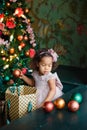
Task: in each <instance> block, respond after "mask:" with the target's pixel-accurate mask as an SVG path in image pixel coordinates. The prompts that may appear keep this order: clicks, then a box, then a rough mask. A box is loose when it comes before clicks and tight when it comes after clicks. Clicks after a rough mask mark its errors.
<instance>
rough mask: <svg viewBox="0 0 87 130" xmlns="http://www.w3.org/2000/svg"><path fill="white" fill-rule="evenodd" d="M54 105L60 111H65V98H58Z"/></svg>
mask: <svg viewBox="0 0 87 130" xmlns="http://www.w3.org/2000/svg"><path fill="white" fill-rule="evenodd" d="M54 105H55V106H56V107H57V108H58V109H63V108H64V107H65V100H64V99H63V98H58V99H56V100H55V101H54Z"/></svg>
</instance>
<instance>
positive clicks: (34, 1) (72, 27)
mask: <svg viewBox="0 0 87 130" xmlns="http://www.w3.org/2000/svg"><path fill="white" fill-rule="evenodd" d="M27 1H28V7H30V8H31V10H30V12H31V14H32V15H33V19H32V20H34V23H33V27H34V31H35V32H36V34H37V38H38V40H37V42H38V43H39V46H40V48H41V47H46V48H54V49H55V51H56V52H57V53H58V54H59V56H60V57H59V60H58V63H59V64H61V65H69V66H75V67H81V68H85V67H87V0H27Z"/></svg>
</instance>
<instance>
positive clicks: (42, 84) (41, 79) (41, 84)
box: [32, 71, 63, 106]
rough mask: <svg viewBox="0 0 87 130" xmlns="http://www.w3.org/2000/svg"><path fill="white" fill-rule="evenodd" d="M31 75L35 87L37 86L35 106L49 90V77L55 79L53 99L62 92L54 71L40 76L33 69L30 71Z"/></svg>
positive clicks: (61, 86) (43, 98)
mask: <svg viewBox="0 0 87 130" xmlns="http://www.w3.org/2000/svg"><path fill="white" fill-rule="evenodd" d="M32 76H33V78H34V80H35V87H36V88H37V94H38V97H37V106H39V105H40V104H41V103H42V102H43V101H44V100H45V98H46V97H47V95H48V92H49V86H48V80H49V79H55V81H56V82H55V84H56V94H55V96H54V98H53V100H55V99H56V98H58V97H60V96H62V95H63V92H62V89H63V85H62V83H61V81H60V79H59V77H58V75H57V73H56V72H55V73H51V72H50V73H49V74H46V75H42V76H40V75H39V74H38V72H37V71H34V72H33V73H32Z"/></svg>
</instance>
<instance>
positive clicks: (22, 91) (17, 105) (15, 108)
mask: <svg viewBox="0 0 87 130" xmlns="http://www.w3.org/2000/svg"><path fill="white" fill-rule="evenodd" d="M5 101H6V107H5V108H6V114H7V117H9V118H10V120H11V121H12V120H15V119H17V118H20V117H22V116H24V115H25V114H27V113H28V112H30V111H33V110H36V102H37V92H36V88H35V87H29V86H24V85H21V86H19V87H15V88H14V87H9V88H8V89H7V90H6V93H5Z"/></svg>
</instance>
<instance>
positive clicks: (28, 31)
mask: <svg viewBox="0 0 87 130" xmlns="http://www.w3.org/2000/svg"><path fill="white" fill-rule="evenodd" d="M26 2H27V1H26ZM26 2H25V1H23V0H0V9H1V10H0V57H1V59H0V75H1V76H2V77H3V80H4V81H5V82H2V85H1V86H2V90H3V91H2V90H1V89H0V97H2V95H4V94H5V91H6V89H7V88H8V87H10V86H20V84H22V83H24V82H23V81H22V80H20V78H19V77H20V71H19V69H20V70H21V69H22V68H23V70H22V71H23V73H26V72H27V73H30V72H29V71H28V70H26V66H29V64H30V62H31V57H32V51H31V55H30V56H31V57H30V56H29V51H28V53H27V50H30V49H31V48H32V49H34V50H38V47H36V46H33V44H36V42H35V34H34V32H33V28H32V23H30V22H31V16H30V14H29V13H30V12H29V9H28V7H27V6H26ZM33 54H34V53H33ZM27 55H28V57H26V56H27ZM12 70H13V72H12ZM30 71H31V70H30ZM15 77H16V78H15ZM10 79H12V80H13V81H10ZM8 80H9V81H8ZM24 84H25V83H24Z"/></svg>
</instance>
